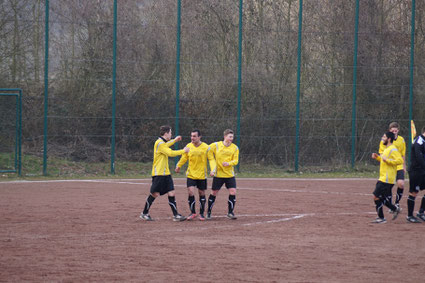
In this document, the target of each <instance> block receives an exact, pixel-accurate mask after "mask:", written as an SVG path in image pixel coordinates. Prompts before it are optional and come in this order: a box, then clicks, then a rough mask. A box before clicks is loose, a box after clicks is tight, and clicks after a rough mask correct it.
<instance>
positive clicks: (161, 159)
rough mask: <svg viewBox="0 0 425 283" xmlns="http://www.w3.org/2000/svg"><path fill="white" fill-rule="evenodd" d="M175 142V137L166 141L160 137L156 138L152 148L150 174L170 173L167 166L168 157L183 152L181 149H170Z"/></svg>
mask: <svg viewBox="0 0 425 283" xmlns="http://www.w3.org/2000/svg"><path fill="white" fill-rule="evenodd" d="M175 143H176V141H175V139H172V140H170V141H168V142H167V141H166V140H164V139H163V138H162V137H160V138H158V139H157V140H156V142H155V145H154V148H153V164H152V176H166V175H171V173H170V169H169V168H168V157H174V156H178V155H182V154H183V153H184V150H183V149H181V150H172V149H171V148H170V147H171V146H172V145H173V144H175Z"/></svg>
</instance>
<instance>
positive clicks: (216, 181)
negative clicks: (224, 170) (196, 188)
mask: <svg viewBox="0 0 425 283" xmlns="http://www.w3.org/2000/svg"><path fill="white" fill-rule="evenodd" d="M223 184H226V188H227V189H231V188H235V189H236V179H235V177H231V178H219V177H214V178H213V184H212V189H213V190H214V191H218V190H220V189H221V187H222V186H223Z"/></svg>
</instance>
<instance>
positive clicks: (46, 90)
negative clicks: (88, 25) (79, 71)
mask: <svg viewBox="0 0 425 283" xmlns="http://www.w3.org/2000/svg"><path fill="white" fill-rule="evenodd" d="M45 5H46V7H45V8H46V12H45V24H44V25H45V35H44V38H45V44H44V45H45V46H44V49H45V50H44V131H43V175H44V176H45V175H46V174H47V113H48V109H49V108H48V102H49V0H46V1H45Z"/></svg>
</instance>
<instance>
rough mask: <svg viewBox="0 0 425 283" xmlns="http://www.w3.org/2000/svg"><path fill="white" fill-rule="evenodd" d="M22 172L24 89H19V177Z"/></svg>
mask: <svg viewBox="0 0 425 283" xmlns="http://www.w3.org/2000/svg"><path fill="white" fill-rule="evenodd" d="M21 172H22V89H19V139H18V176H19V177H20V176H21Z"/></svg>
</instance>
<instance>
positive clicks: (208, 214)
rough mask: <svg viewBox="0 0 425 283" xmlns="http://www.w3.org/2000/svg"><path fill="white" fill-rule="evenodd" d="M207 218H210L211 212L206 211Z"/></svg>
mask: <svg viewBox="0 0 425 283" xmlns="http://www.w3.org/2000/svg"><path fill="white" fill-rule="evenodd" d="M207 219H208V220H210V219H211V212H208V213H207Z"/></svg>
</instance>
